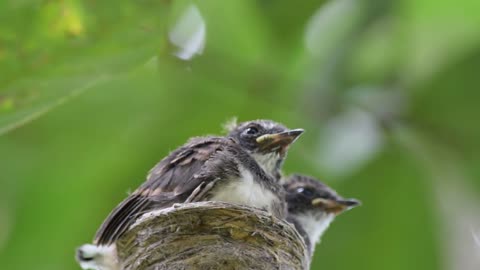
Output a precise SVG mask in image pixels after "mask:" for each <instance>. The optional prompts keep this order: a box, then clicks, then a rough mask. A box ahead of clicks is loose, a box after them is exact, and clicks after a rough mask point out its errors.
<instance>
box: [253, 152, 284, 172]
mask: <svg viewBox="0 0 480 270" xmlns="http://www.w3.org/2000/svg"><path fill="white" fill-rule="evenodd" d="M252 157H253V159H255V161H256V162H257V163H258V165H260V167H262V169H263V170H264V171H265V172H266V173H268V174H272V173H273V172H274V171H275V169H276V167H277V161H278V159H279V158H280V155H279V154H278V153H277V152H272V153H268V154H259V153H255V154H252Z"/></svg>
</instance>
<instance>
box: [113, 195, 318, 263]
mask: <svg viewBox="0 0 480 270" xmlns="http://www.w3.org/2000/svg"><path fill="white" fill-rule="evenodd" d="M117 254H118V258H119V261H120V262H121V264H122V266H123V269H128V270H130V269H136V270H147V269H148V270H150V269H152V270H153V269H155V270H156V269H158V270H160V269H262V270H268V269H308V260H309V259H308V255H307V251H306V248H305V244H304V243H303V240H302V238H301V236H300V235H299V234H298V233H297V231H296V230H295V229H294V228H293V226H292V225H291V224H289V223H287V222H286V221H283V220H280V219H277V218H275V217H273V216H272V215H270V214H269V213H267V212H265V211H262V210H260V209H256V208H251V207H245V206H239V205H233V204H228V203H222V202H199V203H189V204H178V205H175V206H174V207H170V208H166V209H161V210H157V211H153V212H150V213H147V214H145V215H144V216H143V217H142V218H140V219H139V220H138V221H137V222H136V223H135V225H133V226H132V228H130V230H129V231H127V232H126V233H125V234H124V235H123V236H122V237H121V239H119V240H118V241H117Z"/></svg>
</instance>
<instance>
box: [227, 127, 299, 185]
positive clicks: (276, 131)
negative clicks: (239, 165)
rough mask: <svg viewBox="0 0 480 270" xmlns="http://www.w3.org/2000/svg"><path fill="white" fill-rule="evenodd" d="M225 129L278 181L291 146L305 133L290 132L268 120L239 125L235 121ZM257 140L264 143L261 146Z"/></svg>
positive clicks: (229, 135) (296, 130) (293, 130)
mask: <svg viewBox="0 0 480 270" xmlns="http://www.w3.org/2000/svg"><path fill="white" fill-rule="evenodd" d="M225 128H226V129H227V131H229V133H228V135H227V136H228V137H231V138H235V139H236V140H237V141H238V142H239V144H240V145H241V146H242V147H243V148H244V149H246V150H247V151H249V153H250V154H251V155H252V156H253V158H254V159H255V160H256V161H257V162H258V164H259V165H260V166H261V167H262V168H263V169H264V170H265V171H266V172H269V173H270V174H271V175H273V176H274V178H275V179H276V180H278V181H280V179H281V178H282V177H281V176H282V172H281V168H282V166H283V163H284V161H285V159H286V157H287V152H288V148H289V146H290V145H291V144H292V143H293V141H295V140H296V139H297V138H298V136H299V135H301V134H302V133H303V132H304V130H303V129H292V130H290V129H288V128H287V127H285V126H284V125H283V124H280V123H278V122H275V121H272V120H266V119H259V120H253V121H246V122H242V123H238V124H237V123H236V119H233V120H232V121H231V122H229V123H227V124H226V125H225ZM259 135H260V137H259ZM257 138H258V139H257ZM253 139H256V140H253ZM257 140H258V141H262V143H261V144H259V143H258V141H257Z"/></svg>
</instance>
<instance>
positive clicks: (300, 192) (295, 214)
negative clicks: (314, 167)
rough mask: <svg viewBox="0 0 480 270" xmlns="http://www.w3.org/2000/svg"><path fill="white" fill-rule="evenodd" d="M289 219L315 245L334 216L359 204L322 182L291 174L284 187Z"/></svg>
mask: <svg viewBox="0 0 480 270" xmlns="http://www.w3.org/2000/svg"><path fill="white" fill-rule="evenodd" d="M284 188H285V191H286V201H287V205H288V216H289V217H290V218H293V219H295V220H296V221H297V222H298V223H299V224H300V225H301V226H302V229H303V230H304V231H305V232H306V233H307V234H308V236H309V238H310V239H309V240H310V241H311V243H313V244H315V243H317V242H318V241H319V240H320V237H321V236H322V234H323V233H324V232H325V230H326V229H327V228H328V226H329V225H330V223H331V222H332V221H333V219H334V218H335V216H337V215H338V214H340V213H343V212H345V211H346V210H349V209H352V208H354V207H356V206H358V205H360V201H358V200H356V199H345V198H343V197H342V196H340V195H338V194H337V193H336V192H335V190H333V189H332V188H330V187H328V186H327V185H325V184H323V183H322V182H320V181H318V180H316V179H314V178H312V177H309V176H304V175H292V176H290V177H289V179H288V180H287V182H286V183H285V184H284Z"/></svg>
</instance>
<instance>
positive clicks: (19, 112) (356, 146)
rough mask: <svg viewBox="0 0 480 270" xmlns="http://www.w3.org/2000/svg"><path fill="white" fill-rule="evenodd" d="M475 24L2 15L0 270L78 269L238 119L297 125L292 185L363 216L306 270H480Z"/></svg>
mask: <svg viewBox="0 0 480 270" xmlns="http://www.w3.org/2000/svg"><path fill="white" fill-rule="evenodd" d="M191 8H193V9H196V10H197V11H198V12H199V14H200V16H201V17H200V18H201V19H200V20H198V18H197V21H195V20H193V22H192V20H190V24H188V23H187V26H189V27H190V28H191V29H190V30H192V29H193V30H195V29H198V27H199V25H200V23H201V22H202V21H203V24H204V26H205V29H206V35H205V36H204V42H205V48H204V50H203V51H202V53H201V54H200V52H199V54H197V55H195V56H194V57H192V58H191V59H189V60H181V59H179V58H177V57H175V53H176V52H178V50H179V48H178V45H175V44H173V43H172V42H171V39H169V33H170V34H171V33H172V31H173V30H172V29H174V28H175V26H176V25H178V23H179V22H180V21H182V20H183V19H185V16H183V17H182V14H185V13H184V12H185V11H186V10H188V9H191ZM479 13H480V1H477V0H464V1H453V0H444V1H434V0H423V1H416V0H403V1H387V0H363V1H362V0H332V1H318V0H317V1H315V0H304V1H297V2H295V1H293V2H292V1H273V0H258V1H250V0H229V1H214V0H202V1H200V0H199V1H176V0H171V1H168V0H163V1H161V0H158V1H153V0H137V1H126V0H120V1H118V0H116V1H112V0H109V1H94V0H85V1H80V0H64V1H58V0H50V1H39V0H38V1H35V0H24V1H14V0H6V1H5V0H4V1H0V22H1V23H0V262H1V263H0V264H1V268H2V269H79V267H78V266H77V264H76V263H75V261H74V251H75V248H76V247H77V246H79V245H81V244H82V243H86V242H89V241H91V239H92V237H93V234H94V232H95V230H96V229H97V228H98V226H99V225H100V223H101V222H102V220H103V218H104V217H105V216H106V215H107V214H108V212H109V211H110V210H111V209H112V208H113V207H114V206H115V205H116V204H117V203H118V202H119V201H121V200H122V199H123V198H124V197H125V196H126V194H127V192H128V191H129V190H133V189H135V188H136V187H137V186H138V185H139V184H140V183H141V182H142V181H143V180H144V178H145V175H146V173H147V171H148V170H149V169H150V168H151V167H152V166H153V165H154V164H155V163H156V162H157V161H159V160H160V159H161V158H162V157H164V156H165V155H166V154H168V152H169V151H171V150H173V149H175V148H176V147H177V146H179V145H181V144H183V143H184V142H185V141H186V140H187V139H188V138H189V137H191V136H194V135H204V134H219V133H221V132H222V123H224V122H225V121H227V120H229V119H230V118H231V117H233V116H237V117H238V118H239V120H241V121H245V120H250V119H256V118H270V119H274V120H276V121H280V122H282V123H285V124H286V125H287V126H289V127H292V128H297V127H302V128H305V129H306V130H307V132H306V133H305V134H304V135H303V136H302V138H301V139H300V140H299V141H298V142H296V144H295V145H294V146H293V147H292V148H291V151H290V154H289V158H288V160H287V162H286V164H285V171H286V172H287V173H291V172H303V173H307V174H310V175H314V176H317V177H318V178H320V179H322V180H323V181H325V182H326V183H328V184H329V185H331V186H332V187H334V188H335V189H337V190H338V191H339V193H341V194H343V195H345V196H347V197H355V198H358V199H360V200H362V201H363V206H362V207H359V208H357V209H354V210H352V211H350V212H348V213H345V214H343V215H341V216H339V217H338V218H337V219H336V221H335V222H334V223H333V225H332V226H331V228H330V229H329V231H328V232H327V233H326V235H325V236H324V237H323V239H322V243H321V244H320V245H319V246H317V249H316V254H315V259H314V262H313V265H312V269H356V270H360V269H369V270H374V269H479V268H480V240H479V239H480V212H479V206H480V197H479V191H480V189H479V188H480V180H479V179H480V139H479V138H480V120H479V118H480V105H479V101H480V91H478V90H480V89H479V86H478V85H480V16H479V15H478V14H479ZM187 17H188V16H187ZM182 18H183V19H182ZM187 19H188V18H187ZM187 21H188V20H187ZM187 28H188V27H187ZM187 30H188V29H187ZM193 30H192V31H193ZM185 31H186V30H185ZM185 31H184V32H185ZM186 32H188V31H186ZM184 35H186V36H187V37H188V34H185V33H184Z"/></svg>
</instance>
